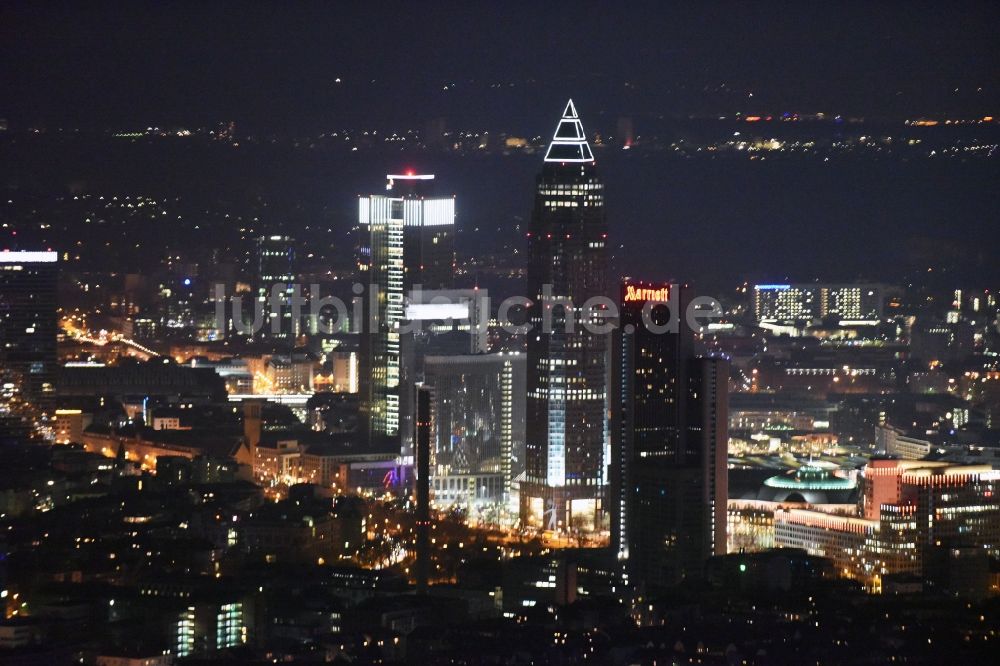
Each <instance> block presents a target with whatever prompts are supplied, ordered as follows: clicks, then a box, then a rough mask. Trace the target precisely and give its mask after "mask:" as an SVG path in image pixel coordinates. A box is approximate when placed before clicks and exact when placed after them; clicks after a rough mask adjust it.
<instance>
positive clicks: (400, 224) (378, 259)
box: [358, 173, 455, 456]
mask: <svg viewBox="0 0 1000 666" xmlns="http://www.w3.org/2000/svg"><path fill="white" fill-rule="evenodd" d="M433 180H434V176H433V175H430V174H414V173H408V174H403V175H389V176H387V177H386V191H385V193H384V194H373V195H370V196H362V197H360V198H359V199H358V223H359V229H360V242H359V246H360V247H359V262H360V263H361V266H362V267H363V268H364V272H363V274H364V273H367V277H368V286H367V287H368V291H367V293H366V294H365V299H364V302H365V320H364V321H363V322H359V324H360V329H361V366H362V367H361V371H360V373H359V375H360V389H361V394H362V399H363V401H364V410H365V416H366V421H367V426H368V433H369V443H370V444H376V443H378V442H380V441H381V442H385V440H398V439H399V435H400V432H399V430H400V408H401V407H400V405H401V400H402V398H403V396H401V393H400V390H401V389H400V387H401V372H402V368H401V350H400V329H399V327H400V323H401V322H402V321H403V317H404V315H405V307H406V306H405V298H406V296H407V294H408V293H409V291H410V290H411V289H412V288H413V287H414V286H416V285H421V287H422V288H424V289H447V288H450V287H451V286H452V281H453V275H454V264H455V198H454V197H451V196H449V197H432V196H427V195H428V188H429V186H430V185H431V184H432V183H433ZM411 454H412V452H403V455H404V456H406V455H411Z"/></svg>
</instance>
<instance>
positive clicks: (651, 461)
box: [611, 280, 729, 588]
mask: <svg viewBox="0 0 1000 666" xmlns="http://www.w3.org/2000/svg"><path fill="white" fill-rule="evenodd" d="M687 303H688V293H687V290H686V288H684V287H682V286H680V285H676V284H673V285H671V284H662V283H657V284H650V283H644V282H636V281H630V280H627V281H625V282H624V283H623V284H622V291H621V304H620V310H619V313H620V326H619V328H618V330H617V331H616V334H615V344H614V354H613V356H614V359H615V368H614V370H615V373H614V401H613V403H612V414H613V416H612V451H613V458H612V466H611V477H612V486H611V487H612V492H611V497H612V499H611V504H612V546H613V548H614V550H615V553H616V556H617V558H618V560H619V563H620V565H621V572H622V574H623V577H624V580H625V582H626V583H627V584H629V585H641V586H645V587H646V588H658V587H664V586H669V585H673V584H676V583H678V582H680V581H682V580H684V579H685V578H689V577H692V576H694V577H697V576H699V575H700V573H701V570H702V567H703V565H704V562H705V560H706V559H707V558H708V557H710V556H711V555H713V554H721V553H724V552H725V548H726V532H725V530H726V524H725V523H726V500H727V491H728V489H727V485H728V484H727V471H726V454H727V445H728V413H727V412H728V409H727V405H728V373H729V369H728V362H727V361H726V360H725V359H719V358H702V357H695V356H694V355H693V332H692V330H691V328H690V327H689V326H688V324H687V322H686V320H685V317H684V316H683V313H684V312H685V311H686V309H687ZM673 317H678V320H677V321H676V325H675V324H674V321H673V320H672V318H673Z"/></svg>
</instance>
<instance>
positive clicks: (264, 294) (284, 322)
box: [251, 236, 302, 340]
mask: <svg viewBox="0 0 1000 666" xmlns="http://www.w3.org/2000/svg"><path fill="white" fill-rule="evenodd" d="M251 269H252V276H253V281H254V285H253V289H254V297H255V298H257V299H258V300H259V301H262V302H263V304H262V306H261V308H262V312H263V314H264V319H263V328H262V329H261V330H260V331H259V332H255V335H256V336H258V337H264V338H273V339H284V340H294V339H295V338H296V337H298V335H299V333H300V332H301V326H302V322H301V321H293V319H292V312H291V309H290V308H289V307H288V306H287V304H286V303H282V305H281V308H280V310H279V311H273V310H272V307H271V293H272V290H273V289H274V285H283V287H282V288H281V289H280V291H279V293H280V294H281V296H282V297H283V298H284V299H287V298H288V297H290V296H291V295H293V294H294V291H295V282H296V279H297V278H296V273H295V242H294V241H293V240H292V239H291V238H289V237H288V236H261V237H260V238H258V239H257V244H256V252H255V254H254V257H253V265H252V266H251Z"/></svg>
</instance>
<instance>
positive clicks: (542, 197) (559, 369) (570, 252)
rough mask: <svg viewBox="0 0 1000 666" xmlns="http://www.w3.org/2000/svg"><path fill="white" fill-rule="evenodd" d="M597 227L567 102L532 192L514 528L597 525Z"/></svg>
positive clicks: (596, 187)
mask: <svg viewBox="0 0 1000 666" xmlns="http://www.w3.org/2000/svg"><path fill="white" fill-rule="evenodd" d="M606 241H607V225H606V222H605V217H604V184H603V183H602V182H601V180H600V179H599V178H598V177H597V170H596V167H595V164H594V155H593V153H592V152H591V149H590V146H589V145H588V143H587V139H586V136H585V134H584V131H583V125H582V123H581V122H580V117H579V115H577V112H576V108H575V107H574V105H573V102H572V101H570V102H568V103H567V104H566V109H565V111H564V112H563V115H562V118H561V119H560V121H559V124H558V126H557V127H556V131H555V136H554V137H553V139H552V143H551V144H550V145H549V148H548V151H547V152H546V155H545V163H544V165H543V167H542V172H541V174H540V175H539V176H538V179H537V185H536V190H535V207H534V212H533V214H532V218H531V225H530V232H529V254H528V298H530V299H531V301H532V304H531V306H530V307H529V312H528V315H529V322H530V324H531V330H530V331H529V332H528V334H527V351H528V386H527V388H528V399H527V423H526V442H525V463H526V474H525V479H524V481H523V482H522V483H521V487H520V503H521V506H520V510H521V519H522V522H523V524H525V525H527V526H531V527H537V528H542V529H545V530H551V531H555V532H577V533H592V532H594V531H597V530H600V529H601V528H602V522H603V518H602V517H603V515H604V511H603V508H604V507H603V505H602V503H603V501H604V499H605V489H606V481H607V480H606V471H605V470H606V453H605V442H606V441H607V435H608V432H607V380H606V365H607V364H606V360H605V359H606V354H607V351H608V340H609V336H608V335H607V334H606V333H601V332H595V331H594V330H593V327H592V328H591V330H588V329H587V328H584V326H583V324H585V323H588V322H589V323H591V324H594V325H597V326H599V325H600V324H602V323H603V322H604V320H605V318H606V316H607V310H606V308H602V307H601V306H599V305H598V306H596V307H594V305H595V304H594V303H592V302H590V303H588V300H589V299H593V298H594V297H599V296H606V288H607V283H606V271H607V263H608V262H607V249H606V247H605V244H606Z"/></svg>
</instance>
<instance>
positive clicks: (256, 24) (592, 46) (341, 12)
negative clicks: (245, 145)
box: [0, 1, 1000, 128]
mask: <svg viewBox="0 0 1000 666" xmlns="http://www.w3.org/2000/svg"><path fill="white" fill-rule="evenodd" d="M483 4H485V3H468V2H434V3H415V2H405V3H368V2H364V3H360V2H359V3H343V2H323V3H305V2H292V3H288V2H248V3H236V2H209V3H203V2H166V1H164V2H113V3H112V2H76V3H63V2H31V1H27V2H9V1H8V2H3V3H2V16H0V59H2V62H3V63H4V65H3V68H2V70H3V74H2V85H3V88H4V90H5V92H4V94H3V96H2V102H0V106H2V110H3V113H4V114H6V117H8V118H9V119H12V120H15V119H16V120H21V121H23V122H36V121H40V120H43V121H48V122H56V121H58V122H73V123H95V124H98V125H101V124H108V123H114V122H132V123H136V122H137V123H150V122H163V123H165V122H186V123H193V122H197V121H199V120H205V121H214V120H218V119H219V118H240V119H241V120H243V121H244V122H245V123H253V124H256V123H260V124H261V125H263V126H273V127H278V128H281V127H284V126H285V125H287V124H296V125H309V124H314V125H316V126H320V127H322V126H326V125H331V124H332V125H336V124H337V123H342V124H345V125H355V124H357V123H359V122H362V121H368V122H371V123H374V124H382V123H385V124H390V123H398V122H422V120H423V119H426V118H430V117H434V116H437V115H442V114H445V115H448V116H449V117H450V118H452V119H454V121H455V122H456V123H458V124H462V125H469V124H474V123H475V122H477V120H478V119H482V122H483V124H484V125H489V126H492V127H497V126H503V127H510V128H517V127H520V126H522V125H528V124H531V125H533V124H535V123H537V122H538V119H539V114H544V115H543V116H542V117H544V118H545V119H546V121H547V119H548V116H549V115H550V109H551V108H553V107H554V106H558V104H559V101H560V100H562V99H563V98H565V97H567V96H571V95H572V96H575V97H577V98H580V101H581V106H582V107H583V108H585V109H590V110H591V112H592V113H593V111H595V110H599V111H602V112H608V113H613V114H619V113H630V114H637V115H640V114H644V113H656V114H668V115H669V114H687V113H717V112H727V111H728V112H734V111H738V110H744V111H746V110H751V111H752V110H755V109H757V110H765V111H770V112H780V111H784V110H796V111H827V112H834V113H844V114H856V115H866V116H890V117H891V116H906V115H912V114H917V113H925V114H927V113H939V112H948V113H967V114H982V113H991V112H993V111H995V110H996V109H997V106H998V104H1000V86H998V83H1000V82H998V72H1000V40H998V39H997V38H996V34H997V29H998V27H1000V3H996V2H956V3H950V2H936V3H922V2H849V3H843V2H828V3H822V4H820V5H816V4H813V3H784V2H783V3H722V4H718V3H710V4H708V5H706V4H703V3H676V4H675V3H610V2H606V3H593V2H573V3H561V2H554V3H537V2H530V3H529V2H525V3H521V2H504V3H496V4H495V5H494V6H493V8H492V9H488V10H485V11H484V10H483V9H481V7H480V5H483ZM338 77H339V78H340V79H341V84H339V85H337V84H336V83H335V80H336V79H337V78H338ZM372 81H374V83H372ZM450 84H455V85H454V87H453V88H452V87H449V89H448V90H444V87H445V86H450ZM495 84H496V85H497V87H491V86H494V85H495ZM511 84H513V87H511ZM980 89H981V90H980ZM751 93H752V94H753V97H752V98H751V97H750V94H751ZM414 119H420V121H414ZM548 124H549V123H548V122H546V125H548Z"/></svg>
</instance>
